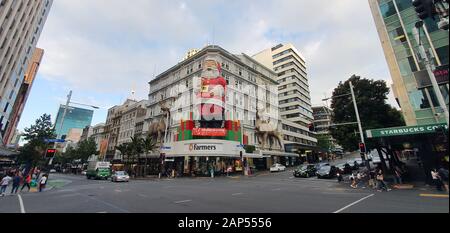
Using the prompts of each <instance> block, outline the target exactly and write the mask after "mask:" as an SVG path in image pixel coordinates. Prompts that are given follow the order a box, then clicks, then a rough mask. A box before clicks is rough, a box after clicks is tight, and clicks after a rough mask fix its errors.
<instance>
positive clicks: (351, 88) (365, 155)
mask: <svg viewBox="0 0 450 233" xmlns="http://www.w3.org/2000/svg"><path fill="white" fill-rule="evenodd" d="M353 88H354V87H353V83H352V82H351V81H350V91H351V93H352V99H353V106H354V107H355V113H356V120H357V122H358V128H359V136H360V137H361V143H364V145H365V144H366V142H365V141H364V133H363V129H362V125H361V119H360V118H359V111H358V104H357V103H356V97H355V91H354V90H353ZM361 154H362V155H364V160H365V161H366V166H367V168H368V169H369V171H370V163H369V160H368V159H367V153H362V152H361Z"/></svg>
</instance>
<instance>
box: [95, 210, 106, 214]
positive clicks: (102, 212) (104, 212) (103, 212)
mask: <svg viewBox="0 0 450 233" xmlns="http://www.w3.org/2000/svg"><path fill="white" fill-rule="evenodd" d="M107 213H108V212H106V211H101V212H97V214H107Z"/></svg>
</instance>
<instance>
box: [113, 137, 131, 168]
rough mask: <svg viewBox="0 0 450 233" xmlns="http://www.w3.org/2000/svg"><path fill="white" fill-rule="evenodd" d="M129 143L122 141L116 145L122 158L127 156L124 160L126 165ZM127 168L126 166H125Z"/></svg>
mask: <svg viewBox="0 0 450 233" xmlns="http://www.w3.org/2000/svg"><path fill="white" fill-rule="evenodd" d="M130 149H131V146H130V143H122V144H120V145H118V146H116V150H118V151H120V153H121V154H122V157H123V160H125V157H126V158H127V159H126V160H125V164H126V165H128V163H129V155H130ZM127 168H128V166H127Z"/></svg>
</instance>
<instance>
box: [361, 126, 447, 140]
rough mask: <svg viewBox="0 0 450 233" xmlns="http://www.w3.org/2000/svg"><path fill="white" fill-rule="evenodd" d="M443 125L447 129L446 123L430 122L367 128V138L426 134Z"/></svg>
mask: <svg viewBox="0 0 450 233" xmlns="http://www.w3.org/2000/svg"><path fill="white" fill-rule="evenodd" d="M441 127H444V128H445V130H448V125H447V124H445V123H442V124H431V125H417V126H404V127H395V128H384V129H371V130H367V131H366V134H367V138H382V137H394V136H406V135H415V134H427V133H435V132H436V130H437V129H438V128H441Z"/></svg>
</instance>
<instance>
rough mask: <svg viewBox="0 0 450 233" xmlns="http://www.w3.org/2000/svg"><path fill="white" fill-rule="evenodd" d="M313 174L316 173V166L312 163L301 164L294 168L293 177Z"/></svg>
mask: <svg viewBox="0 0 450 233" xmlns="http://www.w3.org/2000/svg"><path fill="white" fill-rule="evenodd" d="M315 175H316V168H315V166H314V165H313V164H309V165H302V166H299V167H298V168H297V169H295V170H294V176H295V177H305V178H309V177H311V176H315Z"/></svg>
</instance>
